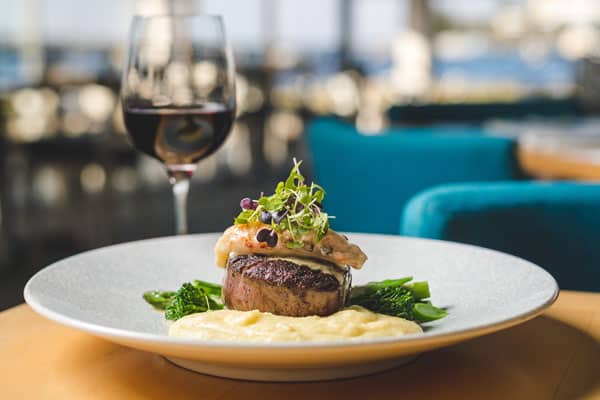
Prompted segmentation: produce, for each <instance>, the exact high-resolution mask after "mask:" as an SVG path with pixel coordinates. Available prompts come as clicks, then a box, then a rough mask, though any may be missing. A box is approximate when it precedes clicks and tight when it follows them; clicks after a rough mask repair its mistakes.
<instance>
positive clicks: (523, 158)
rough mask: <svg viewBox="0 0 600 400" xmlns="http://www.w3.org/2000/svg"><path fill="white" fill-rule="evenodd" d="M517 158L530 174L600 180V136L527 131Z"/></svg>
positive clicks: (552, 177)
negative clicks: (550, 134) (529, 132)
mask: <svg viewBox="0 0 600 400" xmlns="http://www.w3.org/2000/svg"><path fill="white" fill-rule="evenodd" d="M517 158H518V161H519V165H520V167H521V169H523V171H525V172H526V173H527V174H529V175H531V176H533V177H535V178H539V179H546V180H563V179H569V180H578V181H592V182H595V181H600V138H598V137H594V138H589V137H577V136H569V135H554V136H544V135H535V134H529V135H523V136H521V137H520V138H519V140H518V146H517Z"/></svg>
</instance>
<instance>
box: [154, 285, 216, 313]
mask: <svg viewBox="0 0 600 400" xmlns="http://www.w3.org/2000/svg"><path fill="white" fill-rule="evenodd" d="M143 297H144V300H146V301H147V302H148V303H150V304H151V305H152V306H154V307H155V308H158V309H159V310H165V318H166V319H169V320H178V319H179V318H181V317H185V316H186V315H189V314H194V313H199V312H205V311H211V310H222V309H223V308H224V307H225V306H224V304H223V300H222V299H221V286H220V285H217V284H214V283H209V282H204V281H200V280H195V281H193V282H186V283H184V284H183V285H181V287H180V288H179V290H177V292H171V291H160V290H151V291H148V292H145V293H144V295H143Z"/></svg>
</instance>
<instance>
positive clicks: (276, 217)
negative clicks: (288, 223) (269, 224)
mask: <svg viewBox="0 0 600 400" xmlns="http://www.w3.org/2000/svg"><path fill="white" fill-rule="evenodd" d="M286 214H287V210H286V209H285V208H284V209H282V210H279V211H277V212H276V213H275V214H273V221H275V223H276V224H278V223H280V222H281V220H282V219H283V217H285V216H286Z"/></svg>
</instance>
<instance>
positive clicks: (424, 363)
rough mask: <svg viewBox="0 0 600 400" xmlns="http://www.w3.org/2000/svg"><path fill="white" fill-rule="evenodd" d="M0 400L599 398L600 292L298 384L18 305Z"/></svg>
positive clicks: (0, 329) (0, 327)
mask: <svg viewBox="0 0 600 400" xmlns="http://www.w3.org/2000/svg"><path fill="white" fill-rule="evenodd" d="M0 398H1V399H121V398H127V399H161V400H167V399H184V398H194V399H234V398H240V399H244V400H252V399H261V400H268V399H278V400H288V399H290V400H291V399H311V400H312V399H344V400H348V399H360V400H366V399H400V398H403V399H410V400H413V399H437V398H444V399H461V400H463V399H553V398H554V399H579V398H585V399H592V398H594V399H600V293H595V294H594V293H583V292H568V291H563V292H562V293H561V295H560V297H559V299H558V301H557V302H556V304H555V305H554V306H552V308H551V309H550V310H548V311H547V312H546V313H545V314H544V315H543V316H541V317H538V318H536V319H534V320H532V321H529V322H527V323H525V324H523V325H520V326H517V327H514V328H511V329H508V330H506V331H503V332H499V333H495V334H492V335H489V336H485V337H481V338H478V339H475V340H472V341H469V342H466V343H463V344H459V345H455V346H452V347H448V348H445V349H441V350H437V351H433V352H430V353H426V354H423V355H422V356H421V357H419V358H418V359H417V360H416V361H414V362H412V363H411V364H409V365H406V366H404V367H401V368H397V369H395V370H392V371H388V372H384V373H380V374H377V375H372V376H368V377H364V378H356V379H348V380H342V381H334V382H323V383H295V384H285V383H276V384H270V383H257V382H244V381H233V380H227V379H222V378H215V377H210V376H204V375H199V374H195V373H192V372H189V371H186V370H183V369H180V368H178V367H176V366H174V365H172V364H170V363H169V362H167V361H165V360H164V359H163V358H162V357H160V356H158V355H154V354H149V353H144V352H141V351H137V350H132V349H129V348H125V347H121V346H118V345H115V344H112V343H109V342H106V341H104V340H101V339H97V338H95V337H93V336H90V335H88V334H85V333H81V332H78V331H76V330H73V329H70V328H66V327H63V326H60V325H58V324H56V323H54V322H50V321H48V320H46V319H44V318H42V317H40V316H38V315H37V314H35V313H34V312H33V311H32V310H31V309H30V308H29V307H28V306H26V305H21V306H18V307H15V308H13V309H10V310H7V311H5V312H3V313H0Z"/></svg>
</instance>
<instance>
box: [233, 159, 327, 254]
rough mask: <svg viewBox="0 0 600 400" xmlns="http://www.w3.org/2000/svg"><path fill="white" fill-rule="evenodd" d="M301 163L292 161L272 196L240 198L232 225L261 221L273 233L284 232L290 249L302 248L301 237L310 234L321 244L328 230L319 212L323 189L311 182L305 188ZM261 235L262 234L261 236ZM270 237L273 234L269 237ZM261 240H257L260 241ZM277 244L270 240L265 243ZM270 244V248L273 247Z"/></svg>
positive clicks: (323, 193)
mask: <svg viewBox="0 0 600 400" xmlns="http://www.w3.org/2000/svg"><path fill="white" fill-rule="evenodd" d="M301 164H302V161H299V162H297V161H296V159H294V166H293V168H292V170H291V171H290V174H289V176H288V177H287V179H286V180H285V182H279V183H278V184H277V187H276V188H275V193H274V194H272V195H271V196H264V195H263V194H262V193H261V196H260V198H259V199H258V200H256V202H255V201H253V200H250V199H243V200H242V202H241V203H240V206H241V207H242V212H240V214H239V215H238V216H237V217H236V218H235V220H234V223H235V224H248V223H252V222H261V223H263V224H267V225H270V226H271V230H272V231H273V232H275V233H282V232H284V231H287V232H289V233H290V236H291V240H289V241H287V242H286V243H285V245H286V246H287V247H288V248H290V249H298V248H302V247H304V241H303V240H302V237H303V236H304V235H306V234H307V233H310V232H313V233H314V234H315V237H316V240H317V241H320V240H321V239H322V238H323V237H324V236H325V235H326V234H327V231H328V230H329V218H331V217H329V216H328V215H327V213H325V212H323V210H322V203H323V199H324V197H325V190H323V188H322V187H321V186H319V185H317V184H315V183H314V182H313V183H311V184H310V185H308V184H307V183H306V182H305V179H304V176H303V175H302V174H301V173H300V165H301ZM262 236H264V235H261V237H262ZM272 236H273V235H272ZM259 240H260V239H259ZM273 243H277V236H276V235H275V239H274V240H273V239H270V241H269V242H267V244H268V245H269V246H271V244H273ZM274 246H275V244H273V245H272V246H271V247H274Z"/></svg>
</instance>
